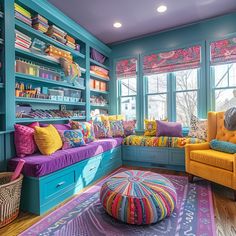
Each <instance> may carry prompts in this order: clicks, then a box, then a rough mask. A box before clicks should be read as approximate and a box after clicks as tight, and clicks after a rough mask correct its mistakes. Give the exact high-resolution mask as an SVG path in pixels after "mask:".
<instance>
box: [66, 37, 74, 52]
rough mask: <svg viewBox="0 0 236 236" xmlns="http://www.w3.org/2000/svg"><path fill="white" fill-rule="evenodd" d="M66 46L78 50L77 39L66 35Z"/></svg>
mask: <svg viewBox="0 0 236 236" xmlns="http://www.w3.org/2000/svg"><path fill="white" fill-rule="evenodd" d="M66 45H67V46H68V47H70V48H73V49H75V48H76V44H75V39H74V38H72V37H71V36H69V35H66Z"/></svg>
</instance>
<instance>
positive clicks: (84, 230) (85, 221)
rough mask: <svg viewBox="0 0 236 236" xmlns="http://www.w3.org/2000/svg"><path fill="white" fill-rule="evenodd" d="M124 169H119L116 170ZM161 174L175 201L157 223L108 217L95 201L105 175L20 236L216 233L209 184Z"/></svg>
mask: <svg viewBox="0 0 236 236" xmlns="http://www.w3.org/2000/svg"><path fill="white" fill-rule="evenodd" d="M124 170H126V169H124V168H121V169H119V170H118V171H117V172H120V171H124ZM164 176H165V177H167V178H168V179H169V180H170V181H171V182H172V183H173V184H174V186H175V188H176V191H177V195H178V202H177V207H176V209H175V211H174V213H173V214H172V215H171V216H170V217H169V218H166V219H164V220H162V221H161V222H158V223H156V224H153V225H147V226H135V225H127V224H124V223H122V222H120V221H118V220H115V219H113V218H112V217H111V216H109V215H108V214H107V213H106V212H105V211H104V209H103V207H102V205H101V203H100V201H99V191H100V188H101V186H102V184H103V182H104V180H105V179H106V178H105V179H103V180H101V181H100V182H98V183H97V184H96V185H94V186H92V187H90V188H89V189H88V190H86V191H85V192H83V193H81V194H80V195H78V196H76V197H75V198H73V199H72V200H71V201H69V202H68V203H66V204H65V205H63V206H62V207H60V208H59V209H57V210H55V211H54V212H52V213H51V214H49V215H48V216H46V217H45V218H43V219H42V220H41V221H39V222H38V223H36V224H35V225H33V226H32V227H30V228H29V229H27V230H26V231H24V232H23V233H22V234H21V236H26V235H31V236H32V235H35V236H36V235H42V236H46V235H47V236H49V235H56V236H123V235H124V236H126V235H135V236H139V235H140V236H141V235H142V236H159V235H161V236H166V235H168V236H174V235H175V236H183V235H191V236H194V235H197V236H214V235H216V233H215V232H216V231H215V222H214V212H213V203H212V192H211V186H210V184H209V183H208V182H206V181H197V182H195V183H194V184H188V179H187V177H185V176H175V175H164ZM107 178H109V176H108V177H107Z"/></svg>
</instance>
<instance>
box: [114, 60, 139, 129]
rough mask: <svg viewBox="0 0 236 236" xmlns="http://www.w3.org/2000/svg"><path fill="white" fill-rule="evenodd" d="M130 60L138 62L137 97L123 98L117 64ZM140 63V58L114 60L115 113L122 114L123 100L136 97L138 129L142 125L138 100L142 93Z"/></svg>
mask: <svg viewBox="0 0 236 236" xmlns="http://www.w3.org/2000/svg"><path fill="white" fill-rule="evenodd" d="M128 59H136V61H137V68H136V94H135V95H125V96H122V95H121V80H122V79H118V78H117V75H116V64H117V63H118V62H119V61H121V60H128ZM139 63H140V59H139V56H129V57H120V58H117V59H115V60H114V78H115V82H114V85H115V89H114V91H115V93H116V101H115V102H114V103H113V104H116V109H115V110H116V112H115V113H116V114H121V98H125V97H127V98H129V97H135V99H136V104H135V105H136V120H137V125H136V127H137V129H138V127H139V124H140V123H141V122H140V118H139V113H140V109H139V108H138V99H139V96H138V93H139V91H140V82H139ZM131 78H132V77H131ZM124 79H125V78H124ZM126 79H128V78H126ZM113 104H112V105H113Z"/></svg>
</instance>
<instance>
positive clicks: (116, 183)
mask: <svg viewBox="0 0 236 236" xmlns="http://www.w3.org/2000/svg"><path fill="white" fill-rule="evenodd" d="M100 201H101V203H102V205H103V207H104V209H105V210H106V212H107V213H108V214H109V215H111V216H113V217H114V218H116V219H118V220H121V221H123V222H125V223H128V224H137V225H143V224H152V223H156V222H158V221H160V220H162V219H164V218H165V217H167V216H170V215H171V213H172V212H173V210H174V209H175V206H176V202H177V194H176V191H175V188H174V186H173V184H172V183H171V182H170V181H169V180H168V179H167V178H165V177H163V176H162V175H159V174H156V173H153V172H149V171H136V170H128V171H124V172H121V173H118V174H115V175H113V176H112V177H111V178H109V179H108V180H107V181H106V182H105V183H104V184H103V186H102V188H101V192H100Z"/></svg>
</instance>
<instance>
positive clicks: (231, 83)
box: [211, 63, 236, 111]
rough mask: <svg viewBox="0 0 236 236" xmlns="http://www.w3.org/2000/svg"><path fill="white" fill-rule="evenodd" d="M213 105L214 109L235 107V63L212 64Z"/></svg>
mask: <svg viewBox="0 0 236 236" xmlns="http://www.w3.org/2000/svg"><path fill="white" fill-rule="evenodd" d="M211 71H212V79H213V94H212V96H213V106H214V109H215V110H216V111H226V110H227V109H229V108H231V107H236V63H231V64H223V65H216V66H212V68H211Z"/></svg>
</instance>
